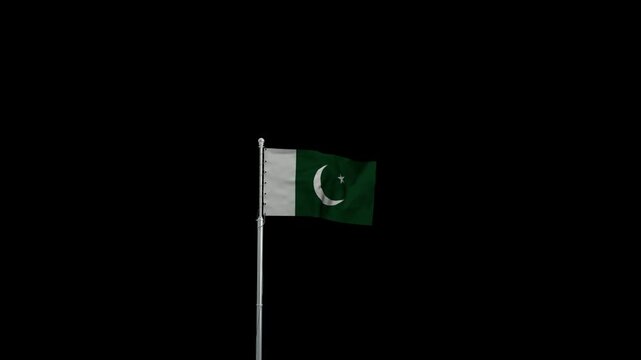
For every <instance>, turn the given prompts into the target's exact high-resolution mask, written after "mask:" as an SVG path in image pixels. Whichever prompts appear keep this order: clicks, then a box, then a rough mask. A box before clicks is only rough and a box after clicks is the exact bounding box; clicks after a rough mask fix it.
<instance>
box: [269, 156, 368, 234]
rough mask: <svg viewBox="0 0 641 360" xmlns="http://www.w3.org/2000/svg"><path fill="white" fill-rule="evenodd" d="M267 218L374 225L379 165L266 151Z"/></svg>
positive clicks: (346, 159)
mask: <svg viewBox="0 0 641 360" xmlns="http://www.w3.org/2000/svg"><path fill="white" fill-rule="evenodd" d="M264 170H265V174H264V175H265V176H264V182H265V184H264V185H265V187H264V189H265V190H264V202H265V215H267V216H313V217H320V218H324V219H327V220H332V221H338V222H343V223H350V224H360V225H372V218H373V214H374V185H375V182H376V162H374V161H354V160H351V159H348V158H345V157H341V156H336V155H330V154H324V153H321V152H318V151H310V150H293V149H271V148H265V159H264Z"/></svg>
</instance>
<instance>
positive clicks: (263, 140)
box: [258, 138, 265, 146]
mask: <svg viewBox="0 0 641 360" xmlns="http://www.w3.org/2000/svg"><path fill="white" fill-rule="evenodd" d="M264 143H265V139H263V138H260V139H258V146H263V144H264Z"/></svg>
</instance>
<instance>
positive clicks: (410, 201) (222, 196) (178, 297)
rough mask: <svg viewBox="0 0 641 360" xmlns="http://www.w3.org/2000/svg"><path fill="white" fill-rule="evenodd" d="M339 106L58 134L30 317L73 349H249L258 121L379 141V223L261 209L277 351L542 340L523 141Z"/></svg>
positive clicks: (397, 351) (388, 352)
mask: <svg viewBox="0 0 641 360" xmlns="http://www.w3.org/2000/svg"><path fill="white" fill-rule="evenodd" d="M288 103H289V102H283V103H282V105H283V106H286V104H288ZM305 106H307V105H305ZM310 106H311V105H310ZM316 106H317V107H319V108H320V107H322V106H324V104H323V105H322V104H317V105H316ZM359 108H360V107H359ZM394 108H395V107H394ZM341 110H342V107H337V108H334V109H332V110H331V111H319V112H317V113H314V111H310V114H309V115H308V116H303V115H302V112H303V110H302V109H301V114H298V113H297V114H296V116H292V115H289V116H288V117H289V120H290V121H291V122H290V125H284V124H283V123H282V122H277V121H276V120H270V119H264V120H259V119H258V118H260V117H261V116H263V117H264V116H265V115H264V114H263V113H262V112H261V111H256V112H254V113H251V114H248V116H243V117H242V118H240V117H236V116H233V115H228V116H216V115H214V114H213V113H212V115H211V116H212V118H214V119H215V120H211V121H205V120H201V121H197V122H188V121H185V122H182V121H178V120H176V121H173V120H169V121H166V122H164V123H163V124H162V125H159V124H157V123H155V124H154V123H150V124H145V125H142V126H139V125H136V126H133V125H127V124H122V125H120V124H119V125H118V126H113V127H111V128H109V130H104V129H97V128H96V127H92V130H93V131H94V134H100V135H95V136H91V135H89V134H85V135H84V136H86V140H83V141H73V142H71V144H72V145H73V146H72V147H71V148H70V149H69V150H68V151H65V152H59V151H56V152H54V153H53V154H55V155H51V158H50V159H49V160H48V161H47V163H49V164H51V163H53V164H54V165H53V166H50V167H43V169H46V170H43V173H42V176H43V179H45V178H46V179H55V181H54V182H52V183H51V184H50V187H48V188H47V190H46V191H45V192H43V193H42V195H43V196H45V197H47V198H46V201H44V202H43V203H42V205H41V206H38V207H37V208H38V211H39V212H40V214H41V215H42V218H43V219H44V220H43V221H42V223H41V224H39V225H38V230H39V232H38V233H40V234H48V235H51V239H50V240H48V241H40V240H39V241H37V242H34V243H33V246H32V248H31V249H30V250H29V251H32V250H35V253H36V254H37V259H38V260H36V261H35V262H36V263H38V266H37V267H36V268H37V269H39V270H37V271H35V272H34V274H33V277H34V278H35V279H36V280H37V284H38V285H33V286H34V287H32V288H31V289H35V291H36V294H37V295H35V296H29V297H28V298H29V301H30V304H32V309H33V311H34V313H35V314H36V315H35V318H36V319H37V320H35V321H36V322H35V323H36V324H45V325H44V327H41V326H40V325H39V326H38V327H37V328H38V329H39V330H38V331H42V334H44V336H45V337H47V338H48V337H49V336H51V339H56V340H55V341H53V342H52V343H51V345H50V346H51V347H52V348H55V349H58V350H59V351H64V352H65V353H76V354H79V355H80V356H84V355H83V354H95V353H110V354H119V353H123V352H126V353H137V354H173V356H195V354H209V355H211V356H223V355H219V354H233V355H232V358H237V359H251V358H252V356H254V341H255V337H254V336H255V300H256V299H255V297H256V221H255V220H256V217H257V205H258V188H257V186H258V152H257V139H258V138H259V137H264V138H265V139H266V145H267V146H271V147H280V148H294V149H297V148H301V149H314V150H319V151H323V152H327V153H333V154H339V155H342V156H346V157H350V158H353V159H357V160H375V161H377V183H376V194H375V215H374V225H373V226H371V227H368V226H358V225H348V224H341V223H334V222H330V221H325V220H321V219H314V218H298V217H291V218H289V217H273V218H272V217H268V218H267V219H266V225H265V259H264V263H265V293H264V358H265V359H269V358H278V359H290V358H291V359H300V358H307V359H308V358H328V357H330V358H362V357H372V356H386V357H387V356H414V355H417V354H421V353H423V352H424V351H428V350H429V351H431V352H434V353H441V352H446V353H452V354H466V353H470V352H479V351H481V352H485V353H501V354H508V355H509V354H511V353H512V351H514V350H513V349H515V348H516V347H519V348H521V349H522V348H523V347H526V348H527V347H528V346H534V345H532V342H533V341H535V342H536V341H539V339H540V337H538V336H539V335H537V334H538V331H539V330H537V329H538V328H539V326H540V325H541V324H543V325H545V321H546V320H545V319H546V316H547V314H546V311H547V309H548V307H549V306H550V302H551V301H554V300H555V299H550V298H547V297H546V295H545V294H546V293H544V292H541V287H545V288H548V287H549V286H550V285H549V284H548V283H545V284H544V283H543V282H545V280H541V279H546V278H548V277H549V274H547V271H548V268H549V267H550V266H553V265H552V264H553V263H554V261H555V260H554V259H553V258H550V256H549V255H548V254H544V253H545V252H546V251H547V250H548V249H549V247H550V246H551V243H550V242H549V241H550V240H546V238H545V237H544V234H542V233H543V232H544V231H545V230H544V229H546V228H547V226H548V225H546V223H545V222H546V221H548V220H547V219H546V218H545V216H542V215H541V214H540V213H538V210H537V207H536V206H537V205H536V204H538V203H539V202H540V201H541V200H540V199H534V197H535V196H538V195H537V194H534V195H533V194H532V193H528V191H525V190H524V188H526V187H528V186H529V185H530V184H532V182H533V180H532V179H531V178H528V176H531V174H530V173H529V171H531V168H530V167H529V164H531V160H529V159H530V158H528V157H527V152H525V151H523V148H522V147H516V146H513V145H511V144H512V141H511V140H510V141H505V140H503V139H499V138H497V137H496V136H489V137H488V136H487V135H488V133H487V131H485V130H484V129H485V127H484V126H479V127H477V128H474V127H472V128H471V129H472V130H470V128H468V127H466V126H463V125H458V124H456V125H434V123H435V121H429V120H426V121H425V123H424V124H423V125H422V126H417V125H409V124H408V125H405V123H402V122H399V121H397V120H394V115H393V111H394V109H385V110H386V111H383V113H377V112H375V111H366V112H364V113H363V114H362V116H361V117H362V118H363V119H362V120H361V121H360V122H355V121H353V119H350V118H348V117H346V116H345V115H343V114H341ZM272 116H273V115H272ZM203 117H204V116H203ZM274 117H277V116H274ZM249 119H251V120H249ZM510 146H512V147H510ZM79 149H84V150H86V151H79ZM515 149H518V150H519V151H518V152H517V153H516V154H515V153H513V152H512V151H511V150H515ZM505 154H509V155H505ZM517 164H518V165H517ZM47 238H48V237H47ZM31 254H33V253H31ZM542 255H543V256H542ZM30 256H33V255H30ZM541 258H542V259H541ZM31 260H33V259H31ZM42 264H46V266H43V265H42ZM42 304H46V306H44V307H42ZM555 306H556V305H555ZM31 330H33V329H31ZM31 330H30V331H31ZM547 331H551V329H548V330H547ZM60 335H62V340H60V339H59V336H60ZM224 356H230V355H224Z"/></svg>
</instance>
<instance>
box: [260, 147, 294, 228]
mask: <svg viewBox="0 0 641 360" xmlns="http://www.w3.org/2000/svg"><path fill="white" fill-rule="evenodd" d="M265 215H270V216H295V215H296V150H290V149H268V148H265Z"/></svg>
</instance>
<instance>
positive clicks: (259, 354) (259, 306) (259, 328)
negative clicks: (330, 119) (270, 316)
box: [256, 138, 265, 360]
mask: <svg viewBox="0 0 641 360" xmlns="http://www.w3.org/2000/svg"><path fill="white" fill-rule="evenodd" d="M263 144H265V140H264V139H263V138H260V139H258V157H259V163H260V165H259V168H260V175H259V176H258V179H259V181H260V184H259V186H258V188H259V190H260V192H259V193H258V219H256V222H257V226H258V261H257V283H258V286H257V289H256V360H262V358H263V225H265V220H264V219H263V205H264V198H263V195H264V191H263V188H264V186H265V181H264V178H265V170H264V163H263V153H264V147H263Z"/></svg>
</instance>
